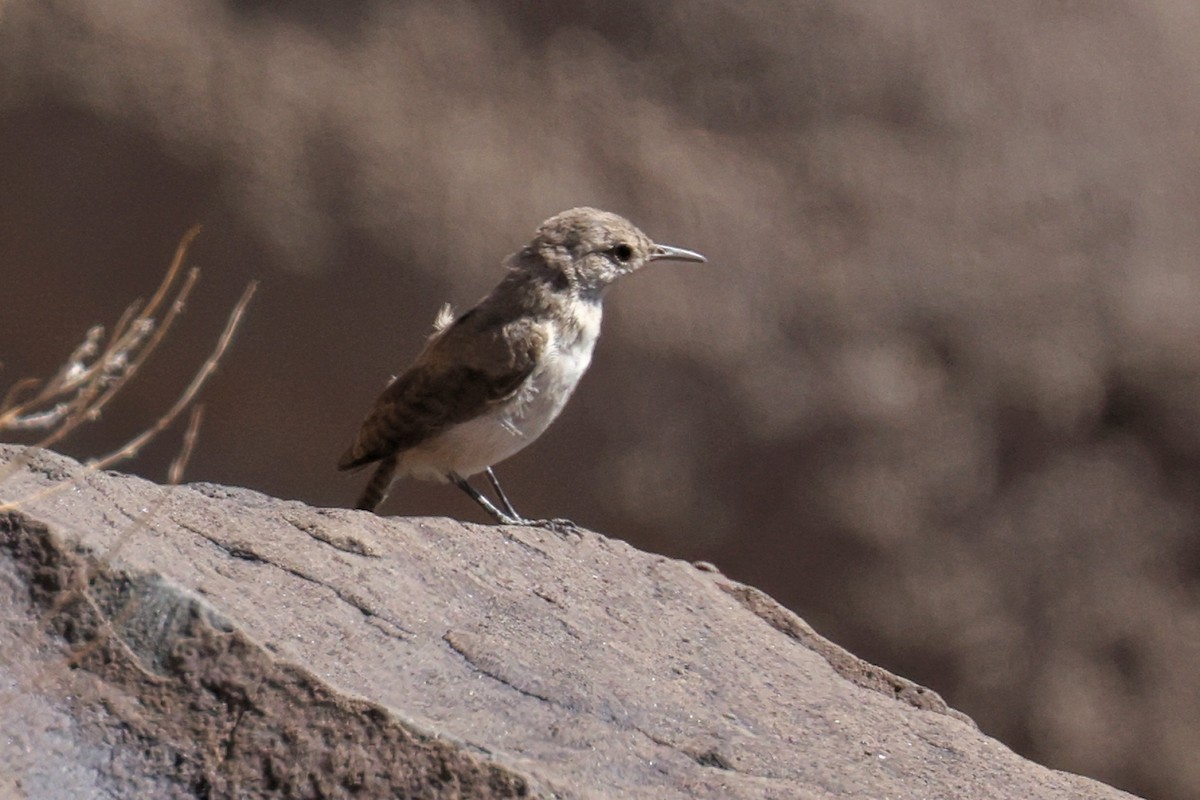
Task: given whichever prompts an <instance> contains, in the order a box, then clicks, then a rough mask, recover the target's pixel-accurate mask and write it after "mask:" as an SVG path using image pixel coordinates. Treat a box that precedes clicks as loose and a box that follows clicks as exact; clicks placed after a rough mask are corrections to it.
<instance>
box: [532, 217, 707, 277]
mask: <svg viewBox="0 0 1200 800" xmlns="http://www.w3.org/2000/svg"><path fill="white" fill-rule="evenodd" d="M529 249H530V250H533V251H534V252H536V253H537V254H538V255H539V256H541V258H542V259H543V260H544V261H545V262H546V264H547V265H549V266H550V267H551V268H553V269H557V270H561V271H562V273H563V274H564V275H565V277H566V278H567V281H568V282H569V283H570V285H571V286H572V287H573V288H574V289H575V290H577V291H578V292H579V293H580V294H581V295H583V296H586V297H593V298H599V297H600V296H601V295H602V294H603V293H604V290H605V289H606V288H608V286H609V285H611V284H612V282H613V281H615V280H616V279H617V278H619V277H621V276H622V275H627V274H628V273H630V272H634V271H636V270H638V269H641V268H642V267H644V266H645V265H646V264H649V263H650V262H651V261H659V260H663V261H666V260H675V261H701V262H702V261H705V260H706V259H705V258H704V256H702V255H700V254H699V253H693V252H692V251H691V250H684V249H682V248H679V247H669V246H667V245H665V244H655V243H654V242H652V241H651V240H650V237H649V236H647V235H646V234H644V233H642V232H641V231H640V230H638V229H637V228H636V227H635V226H634V224H633V223H632V222H630V221H629V220H627V219H625V218H624V217H620V216H617V215H616V214H612V213H610V212H608V211H600V210H598V209H595V208H572V209H571V210H569V211H563V212H562V213H561V214H555V215H554V216H553V217H551V218H550V219H548V220H546V221H545V222H543V223H542V225H541V227H540V228H538V232H537V235H536V236H535V237H534V239H533V241H532V242H530V244H529Z"/></svg>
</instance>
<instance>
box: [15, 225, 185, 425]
mask: <svg viewBox="0 0 1200 800" xmlns="http://www.w3.org/2000/svg"><path fill="white" fill-rule="evenodd" d="M199 233H200V226H199V225H196V226H193V227H192V228H191V229H190V230H189V231H188V232H187V233H185V234H184V235H183V238H182V239H180V241H179V245H178V246H177V247H176V248H175V256H174V258H173V259H172V261H171V265H170V266H169V267H168V268H167V272H166V274H165V275H164V276H163V279H162V281H161V282H160V283H159V286H158V288H157V289H156V290H155V292H154V295H153V296H152V297H151V298H150V302H149V303H147V304H146V306H145V307H144V308H140V306H141V301H135V302H134V303H132V304H130V305H129V307H128V308H126V309H125V312H124V313H123V314H122V315H121V318H120V319H119V320H118V321H117V324H116V326H115V327H114V328H113V332H112V336H111V337H110V339H109V342H108V344H107V346H106V347H105V348H104V351H103V353H102V354H101V355H100V357H99V358H96V360H95V361H93V362H92V363H91V364H88V363H87V361H88V359H91V358H94V357H95V356H96V353H97V351H98V350H99V346H100V339H101V337H102V336H103V335H104V328H103V326H99V325H97V326H94V327H93V328H91V329H90V330H89V331H88V333H87V337H86V338H85V339H84V341H83V343H82V344H81V345H80V346H79V347H77V348H76V349H75V352H73V353H72V354H71V356H70V358H68V359H67V361H66V363H65V364H63V367H62V369H60V370H59V372H58V374H56V375H55V376H54V377H53V378H52V379H50V380H49V381H47V382H46V384H45V386H44V387H43V388H42V390H41V391H40V392H38V393H37V394H36V395H35V396H33V397H31V398H29V399H28V400H25V401H23V402H22V403H20V404H19V405H14V401H15V399H16V396H17V394H18V391H24V390H25V389H28V388H29V386H30V385H31V382H30V381H29V380H25V381H21V382H19V383H18V384H17V386H14V387H13V389H12V390H10V391H9V393H8V396H7V397H6V398H5V401H4V403H3V405H0V430H4V429H11V428H14V427H35V426H40V427H48V426H49V425H52V424H55V420H56V418H60V417H63V416H73V415H74V412H78V411H81V410H84V409H86V411H87V412H89V415H88V418H89V419H92V418H94V416H95V414H97V413H99V410H100V408H102V407H103V406H104V405H106V404H107V403H108V401H109V400H110V399H111V398H112V395H113V394H115V392H111V391H110V392H106V393H105V396H104V397H103V398H102V400H101V402H100V403H99V404H98V406H91V404H90V401H91V399H92V398H94V397H95V396H96V394H97V393H98V392H99V390H100V388H102V385H103V384H107V383H109V382H111V381H113V380H114V378H113V373H114V372H116V373H117V377H118V378H120V377H125V379H128V376H130V375H132V373H133V372H135V371H136V370H137V366H138V365H140V364H141V362H143V361H144V360H145V358H146V356H148V355H149V353H150V352H152V351H153V347H151V346H149V345H148V346H147V348H144V349H143V350H141V351H138V350H137V348H138V346H139V345H140V344H141V343H142V342H143V341H144V340H145V338H146V336H147V335H148V334H149V332H150V331H151V330H152V329H153V328H154V315H155V314H157V313H158V308H159V306H161V305H162V303H163V300H164V299H165V298H166V296H167V294H168V292H169V291H170V290H171V287H172V286H173V285H174V284H175V279H176V277H177V276H178V275H179V271H180V269H181V268H182V266H183V260H184V258H185V257H186V256H187V251H188V248H189V247H190V246H191V243H192V241H193V240H195V238H196V236H197V235H198V234H199ZM195 272H196V271H195V270H193V273H195ZM195 280H196V277H195V275H191V276H189V280H188V282H185V287H184V289H181V290H180V291H179V292H178V293H177V295H176V298H175V302H174V304H173V305H174V307H175V309H174V313H173V314H170V315H169V319H167V320H164V322H163V325H162V326H160V327H159V330H160V333H159V334H158V335H156V336H155V337H154V339H153V340H152V342H151V344H153V345H157V343H158V342H159V341H161V340H162V333H161V329H162V328H163V327H169V325H170V319H173V317H174V316H175V315H177V314H178V312H179V310H180V308H179V307H180V306H181V304H182V303H183V301H184V300H185V299H186V297H187V294H188V293H189V292H190V291H191V285H190V284H192V283H194V282H195ZM130 352H137V353H138V354H137V356H136V358H135V359H134V361H133V362H130V361H129V354H130ZM126 364H128V366H124V368H123V365H126ZM80 385H84V387H85V388H84V389H83V390H82V391H80V392H79V393H78V394H77V395H76V397H75V398H74V399H73V400H72V401H71V402H69V403H65V404H61V405H60V407H58V408H55V409H49V410H47V411H44V412H41V413H40V414H39V415H38V416H41V417H43V418H44V420H45V421H38V422H37V423H35V425H27V426H22V425H18V424H16V423H17V422H18V421H19V420H20V418H21V417H23V416H25V415H27V414H29V413H30V411H31V410H32V409H35V408H37V407H39V406H43V405H45V404H47V403H49V402H51V401H53V400H55V399H57V398H59V397H63V396H64V395H66V394H68V393H69V392H71V391H72V390H74V389H75V388H76V387H77V386H80ZM89 406H90V407H89ZM75 424H76V425H77V424H78V422H76V423H75ZM72 427H74V426H72ZM59 438H61V437H59ZM52 443H53V442H50V443H45V442H43V443H39V446H48V445H49V444H52Z"/></svg>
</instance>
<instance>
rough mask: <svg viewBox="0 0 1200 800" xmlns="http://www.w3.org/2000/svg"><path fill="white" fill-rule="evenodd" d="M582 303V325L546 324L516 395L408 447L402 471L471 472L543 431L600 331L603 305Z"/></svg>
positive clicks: (428, 474)
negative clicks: (541, 347) (542, 344)
mask: <svg viewBox="0 0 1200 800" xmlns="http://www.w3.org/2000/svg"><path fill="white" fill-rule="evenodd" d="M577 308H578V312H577V313H576V320H577V325H571V326H566V325H559V324H552V323H547V324H546V332H547V334H548V335H547V339H548V341H547V347H546V349H545V351H544V352H543V354H542V357H541V359H540V360H539V363H538V365H537V366H536V367H535V368H534V370H533V373H532V374H531V375H530V376H529V378H528V379H527V380H526V381H525V383H524V385H523V386H522V387H521V388H520V389H519V390H518V391H517V393H516V395H515V396H514V397H513V398H512V399H511V400H509V401H508V402H506V403H502V404H499V405H497V406H495V407H494V408H493V409H491V410H490V411H489V412H488V413H486V414H484V415H482V416H480V417H476V418H475V419H473V420H470V421H468V422H464V423H462V424H461V425H456V426H455V427H453V428H451V429H450V430H448V431H446V432H444V433H442V434H440V435H438V436H436V437H434V438H433V439H430V440H429V441H427V442H425V443H424V444H422V445H419V446H418V447H415V448H413V449H412V450H409V451H408V452H406V453H405V454H404V456H403V457H402V458H401V461H400V464H399V467H398V475H409V476H411V477H414V478H420V479H422V480H436V481H444V480H445V479H446V474H447V473H448V472H456V473H458V474H459V475H462V476H463V477H469V476H471V475H474V474H476V473H478V472H482V471H483V470H484V469H486V468H487V467H490V466H492V465H493V464H497V463H499V462H501V461H503V460H504V459H506V458H508V457H509V456H511V455H513V454H515V453H517V452H518V451H520V450H521V449H522V448H524V447H526V446H527V445H529V444H531V443H532V442H533V441H534V440H535V439H537V437H539V436H541V435H542V433H543V432H544V431H545V430H546V428H547V427H549V426H550V423H551V422H553V421H554V420H555V418H556V417H558V415H559V413H561V412H562V410H563V406H565V405H566V404H567V400H569V399H570V398H571V393H572V392H574V391H575V387H576V386H577V385H578V384H579V379H580V378H582V377H583V373H584V372H586V371H587V368H588V365H589V364H591V362H592V351H593V350H594V349H595V346H596V339H597V337H598V336H599V335H600V318H601V309H600V304H599V303H586V304H584V303H580V304H579V305H578V306H577Z"/></svg>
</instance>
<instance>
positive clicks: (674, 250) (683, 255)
mask: <svg viewBox="0 0 1200 800" xmlns="http://www.w3.org/2000/svg"><path fill="white" fill-rule="evenodd" d="M660 258H661V259H663V260H664V261H699V262H701V263H703V262H705V261H708V259H707V258H705V257H704V256H702V255H700V254H699V253H695V252H693V251H691V250H684V249H683V248H682V247H671V246H669V245H665V244H656V245H654V248H653V249H652V250H651V251H650V259H649V260H650V261H657V260H658V259H660Z"/></svg>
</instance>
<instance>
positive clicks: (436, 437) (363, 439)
mask: <svg viewBox="0 0 1200 800" xmlns="http://www.w3.org/2000/svg"><path fill="white" fill-rule="evenodd" d="M660 259H661V260H667V259H673V260H677V261H704V260H705V258H704V256H702V255H700V254H699V253H693V252H692V251H690V250H683V249H680V248H677V247H668V246H666V245H662V244H655V243H654V242H652V241H650V239H649V237H647V236H646V235H645V234H644V233H642V232H641V231H640V230H638V229H637V228H635V227H634V226H633V224H631V223H630V222H629V221H628V220H625V219H623V218H622V217H619V216H617V215H616V214H610V213H608V212H606V211H598V210H596V209H594V208H573V209H571V210H569V211H564V212H562V213H561V214H558V215H556V216H553V217H551V218H550V219H548V220H546V221H545V222H543V223H542V226H541V227H540V228H538V231H537V234H536V235H535V236H534V237H533V241H531V242H530V243H529V244H528V245H526V246H525V247H523V248H522V249H521V250H518V251H517V252H516V253H514V254H512V255H511V256H509V257H508V258H507V259H506V260H505V266H506V267H507V269H508V274H507V275H505V276H504V279H503V280H501V281H500V283H499V284H498V285H497V286H496V288H495V289H493V290H492V292H491V294H489V295H487V296H486V297H484V298H483V299H482V300H480V301H479V303H478V304H476V305H475V307H474V308H472V309H471V310H469V311H467V312H466V313H464V314H462V315H461V316H459V317H458V318H457V319H453V316H452V313H451V312H450V311H449V308H448V307H447V308H445V309H443V313H442V314H440V315H439V320H438V323H436V324H435V330H434V333H433V335H432V336H430V337H429V340H428V342H426V344H425V348H424V349H423V350H422V351H421V353H420V355H418V356H417V360H416V362H415V363H414V364H413V365H412V366H411V367H409V368H408V370H407V371H405V372H404V373H403V374H401V375H399V376H398V377H396V378H394V379H393V380H392V381H391V383H389V384H388V386H387V388H386V389H384V391H383V394H382V395H380V397H379V399H378V400H377V401H376V402H375V407H374V408H373V409H372V410H371V413H370V414H368V415H367V418H366V419H365V420H364V421H363V424H362V429H361V430H360V431H359V434H358V439H357V440H356V441H355V442H354V444H353V445H351V446H350V448H349V449H348V450H347V451H346V452H345V454H344V455H343V456H342V458H341V460H340V461H339V462H338V469H353V468H355V467H361V466H363V465H365V464H369V463H371V462H374V461H378V462H379V466H378V467H377V468H376V470H375V474H374V475H373V476H372V478H371V480H370V482H369V483H368V484H367V487H366V489H364V490H363V493H362V496H361V497H360V498H359V500H358V506H357V507H358V508H361V509H367V510H370V511H374V510H375V509H376V508H378V506H379V504H380V503H381V502H383V499H384V497H386V496H387V491H388V487H389V486H391V483H392V481H393V480H394V479H395V478H398V477H411V478H417V479H420V480H432V481H440V482H445V481H451V482H453V483H454V484H456V485H457V486H458V487H459V488H460V489H462V490H463V491H464V492H466V493H467V494H468V495H470V496H471V498H472V499H474V500H475V501H476V502H477V503H479V505H481V506H483V508H484V510H485V511H487V512H488V514H490V515H491V516H492V517H493V518H494V519H495V520H496V521H497V522H499V523H502V524H507V525H514V524H519V525H528V524H535V523H533V521H531V520H527V519H525V518H524V517H522V516H521V515H520V514H518V513H517V512H516V510H515V509H514V508H513V505H512V503H511V502H509V500H508V497H507V496H506V495H505V494H504V490H503V489H501V488H500V483H499V481H498V480H497V479H496V475H495V473H494V472H492V465H494V464H496V463H498V462H500V461H503V460H504V459H506V458H508V457H509V456H511V455H513V454H514V453H516V452H517V451H519V450H521V449H522V448H523V447H525V446H527V445H529V444H530V443H531V442H533V440H534V439H536V438H537V437H538V436H540V435H541V434H542V432H543V431H545V430H546V428H547V426H549V425H550V423H551V422H553V421H554V418H555V417H557V416H558V414H559V412H560V411H562V409H563V406H564V405H566V402H567V399H568V398H570V396H571V393H572V392H573V391H575V386H576V385H577V384H578V383H579V379H580V377H582V375H583V373H584V371H586V370H587V368H588V364H589V363H590V362H591V360H592V349H593V348H594V347H595V345H596V338H597V337H598V336H599V335H600V316H601V301H602V300H603V298H604V292H605V290H606V289H608V287H609V286H610V285H611V284H612V283H613V281H615V280H616V279H617V278H620V277H621V276H622V275H627V274H629V273H630V272H634V271H635V270H637V269H640V268H641V267H643V266H645V265H646V264H648V263H650V262H651V261H657V260H660ZM480 472H484V473H486V474H487V477H488V479H489V481H490V482H491V484H492V488H493V489H494V490H495V492H496V496H497V498H498V500H499V503H500V505H499V506H497V505H495V504H494V503H492V501H491V500H489V499H488V498H487V497H485V496H484V495H482V494H480V493H479V491H478V490H476V489H475V487H474V486H472V485H471V484H470V483H468V482H467V478H469V477H471V476H472V475H475V474H477V473H480Z"/></svg>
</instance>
